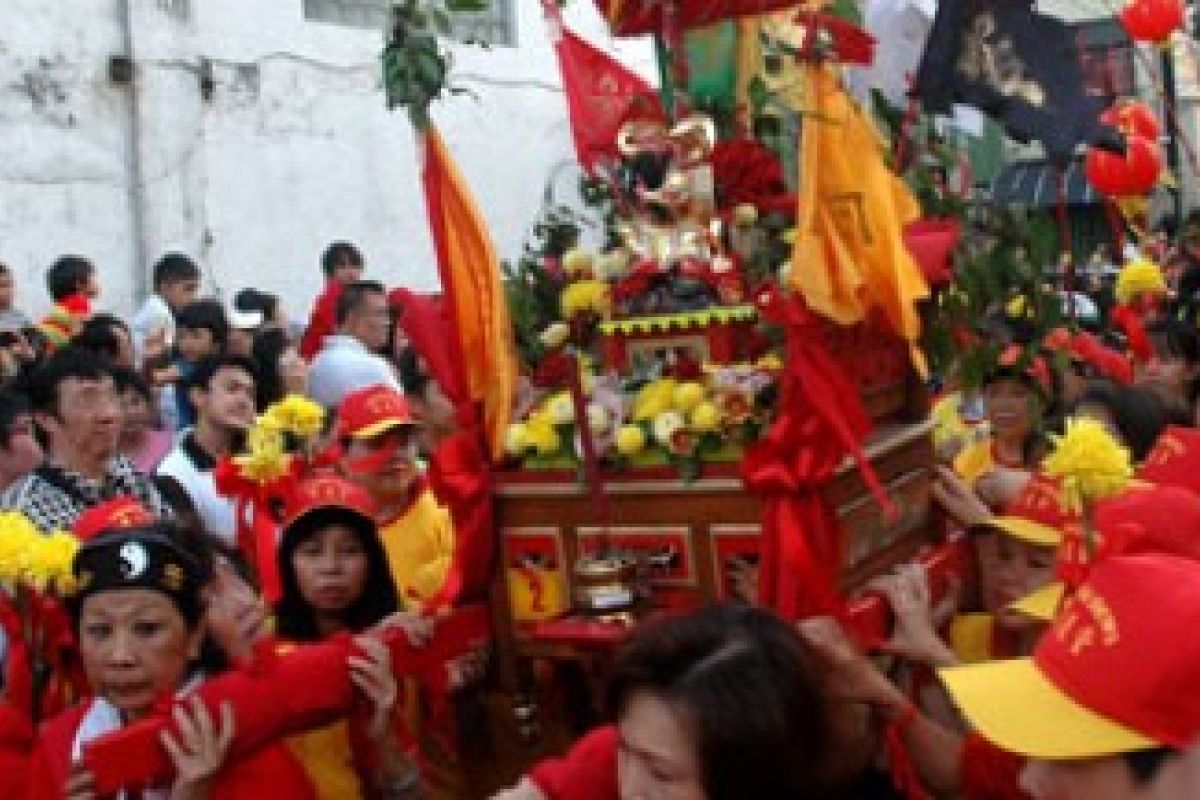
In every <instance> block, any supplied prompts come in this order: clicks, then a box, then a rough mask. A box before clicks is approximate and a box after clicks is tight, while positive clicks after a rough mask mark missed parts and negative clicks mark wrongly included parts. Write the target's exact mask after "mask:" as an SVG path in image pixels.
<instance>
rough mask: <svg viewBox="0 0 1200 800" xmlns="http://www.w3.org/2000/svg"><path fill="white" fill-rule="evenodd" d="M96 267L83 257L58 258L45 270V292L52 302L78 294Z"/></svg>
mask: <svg viewBox="0 0 1200 800" xmlns="http://www.w3.org/2000/svg"><path fill="white" fill-rule="evenodd" d="M95 271H96V267H95V266H94V265H93V264H92V262H91V261H88V260H87V259H86V258H84V257H83V256H71V255H69V256H60V257H59V259H58V260H57V261H55V262H54V263H53V264H51V265H50V269H48V270H46V291H48V292H50V298H51V299H52V300H54V302H56V303H57V302H59V301H60V300H65V299H66V298H68V297H70V296H71V295H73V294H75V293H76V292H78V291H79V290H80V289H81V288H82V287H83V286H84V285H85V284H86V283H87V282H88V278H90V277H91V276H92V273H94V272H95Z"/></svg>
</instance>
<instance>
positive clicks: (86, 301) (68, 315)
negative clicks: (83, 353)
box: [38, 256, 100, 348]
mask: <svg viewBox="0 0 1200 800" xmlns="http://www.w3.org/2000/svg"><path fill="white" fill-rule="evenodd" d="M46 289H47V291H49V292H50V299H52V300H53V301H54V308H52V309H51V310H50V313H49V314H47V315H46V317H45V318H44V319H43V320H42V321H41V322H40V323H38V330H40V331H41V332H42V334H43V335H44V336H45V337H46V339H47V340H48V341H49V342H50V344H51V345H52V346H53V347H55V348H59V347H62V346H64V345H65V344H66V343H67V342H68V341H69V340H70V339H71V337H72V336H74V335H75V334H77V333H78V332H79V330H80V328H82V327H83V323H84V322H85V321H86V320H87V318H88V317H90V316H91V315H92V301H93V300H95V299H96V298H97V297H99V296H100V282H99V280H98V278H97V277H96V267H95V265H94V264H92V262H91V261H88V260H87V259H86V258H84V257H83V256H62V257H61V258H59V259H58V260H57V261H55V262H54V263H53V264H51V265H50V269H49V270H47V272H46Z"/></svg>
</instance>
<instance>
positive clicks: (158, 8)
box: [0, 0, 654, 315]
mask: <svg viewBox="0 0 1200 800" xmlns="http://www.w3.org/2000/svg"><path fill="white" fill-rule="evenodd" d="M385 3H386V0H257V2H250V3H247V2H243V1H239V0H72V2H70V3H44V2H37V1H36V0H6V5H5V9H6V11H7V12H9V13H7V14H6V18H7V19H9V20H15V24H10V25H8V26H6V27H5V29H4V30H3V31H0V75H4V76H5V80H4V81H3V82H0V261H2V262H4V263H6V264H8V265H9V266H10V267H11V268H12V269H13V270H14V272H15V273H16V275H17V279H18V292H19V302H20V303H21V304H22V305H23V306H24V307H26V308H29V309H30V310H32V311H34V312H37V311H40V310H41V309H42V308H44V307H45V305H46V304H47V300H46V297H45V290H44V288H43V286H42V280H43V274H44V271H45V268H46V266H47V265H48V264H49V263H50V262H51V261H52V260H53V259H54V258H55V257H56V256H58V255H60V254H62V253H68V252H77V253H81V254H83V255H87V256H89V257H91V258H93V259H94V260H95V262H96V263H97V264H98V265H99V266H100V271H101V276H102V280H103V286H104V297H103V298H102V302H101V305H102V306H104V307H106V308H109V309H113V310H116V311H119V312H123V311H128V310H129V309H131V308H132V307H133V306H134V304H135V303H136V302H137V301H138V299H139V298H140V297H141V296H143V295H144V294H145V293H146V292H147V291H149V288H150V287H149V268H150V265H151V264H152V263H153V261H154V259H155V258H157V257H158V255H160V254H161V253H162V252H164V251H166V250H168V249H179V250H182V251H184V252H186V253H189V254H190V255H192V256H194V257H196V258H197V259H198V260H199V261H200V263H201V264H202V265H203V266H204V268H205V271H206V283H207V284H208V287H207V288H208V289H210V290H215V291H216V292H217V293H218V294H219V295H221V296H223V297H226V298H227V297H230V296H231V295H232V294H233V293H234V292H236V291H237V290H238V289H240V288H242V287H243V286H247V285H256V286H260V287H262V288H263V289H266V290H268V291H273V292H276V293H279V294H280V295H281V296H282V297H283V298H284V299H285V302H286V304H287V306H288V309H289V311H290V312H291V313H292V314H293V315H302V314H303V313H304V312H305V311H306V309H307V307H308V304H309V302H310V301H311V299H312V297H313V296H314V295H315V294H316V292H317V291H318V289H319V284H320V279H319V269H318V257H319V254H320V251H321V249H322V247H323V246H324V245H325V244H326V243H327V242H329V241H331V240H334V239H349V240H351V241H354V242H356V243H357V244H359V245H360V247H361V248H362V249H363V251H364V253H365V255H366V257H367V261H368V271H369V274H370V275H371V276H372V277H377V278H379V279H381V280H384V281H386V282H387V283H389V284H404V285H409V286H413V287H416V288H431V287H433V286H435V285H436V281H437V278H436V268H435V266H434V261H433V253H432V246H431V244H430V242H429V237H428V232H427V229H426V227H425V217H424V206H423V202H422V199H421V194H420V184H419V172H418V169H419V168H418V153H417V152H416V148H415V146H414V140H413V136H412V133H411V130H410V128H409V126H408V122H407V118H406V116H404V115H403V114H392V113H389V112H388V111H387V110H386V109H385V107H384V99H383V92H382V89H381V85H380V78H379V70H378V66H377V64H378V55H379V51H380V49H381V46H382V41H383V33H382V26H381V23H382V21H383V20H384V19H385V12H386V9H385ZM566 17H567V24H568V25H570V26H572V27H573V28H574V29H576V30H577V31H578V32H579V33H580V34H581V35H583V36H585V37H586V38H588V39H589V40H590V41H591V42H593V43H594V44H596V45H598V46H600V47H601V48H604V49H607V50H609V51H610V52H614V53H616V54H617V55H618V56H619V57H620V58H621V59H622V60H623V61H624V62H626V63H628V64H630V65H631V66H632V67H634V68H635V69H637V70H639V71H640V72H642V73H643V74H646V75H647V76H649V75H652V74H653V69H654V61H653V52H652V48H651V46H650V45H649V43H648V42H620V41H616V40H614V39H612V38H611V37H610V36H609V35H608V33H607V31H606V30H605V27H604V23H603V20H601V19H600V18H599V15H598V14H597V13H596V11H595V9H594V7H593V6H592V4H591V3H582V2H581V3H572V4H570V7H569V8H568V10H567V12H566ZM455 28H456V34H457V35H458V36H460V37H462V38H484V39H487V40H489V41H490V42H491V43H492V44H491V45H490V46H489V47H487V48H481V47H475V46H461V45H456V46H455V47H454V48H453V50H454V66H453V78H454V82H455V83H456V84H457V85H458V86H461V87H462V88H464V89H466V90H468V92H469V93H468V94H465V95H461V96H455V97H450V98H448V99H447V100H445V101H444V102H441V103H439V105H438V106H437V107H436V109H435V112H434V116H435V120H436V122H437V124H438V125H439V126H440V128H441V129H442V131H443V134H444V136H445V138H446V140H447V143H448V145H449V146H450V148H451V149H452V151H453V153H454V154H455V157H456V158H457V159H458V161H459V163H460V165H461V167H462V169H463V171H464V173H465V174H466V177H467V179H468V181H469V182H470V184H471V186H472V188H473V189H474V191H475V192H476V196H477V199H478V201H479V204H480V206H481V208H482V210H483V213H484V214H485V216H486V217H487V219H488V221H489V223H490V224H491V226H492V231H493V234H494V236H495V238H496V242H497V246H498V249H499V250H500V252H501V254H502V255H509V256H511V255H515V254H517V253H518V252H519V250H520V245H521V242H522V241H523V239H524V236H525V233H526V230H527V228H528V226H529V224H530V222H531V220H532V218H533V216H534V215H535V213H536V212H537V210H538V208H539V207H540V205H541V204H542V202H543V197H544V189H545V188H546V185H547V181H548V180H549V179H552V178H553V177H554V176H559V177H560V179H561V180H560V182H562V183H564V184H569V183H570V180H569V178H570V176H573V175H574V174H577V172H576V168H575V167H574V166H573V165H574V158H573V155H572V149H571V142H570V132H569V128H568V124H567V117H566V106H565V102H564V99H563V96H562V90H561V85H560V80H559V76H558V68H557V64H556V61H555V56H554V51H553V48H552V46H551V44H550V42H549V41H548V39H547V35H546V26H545V24H544V22H543V20H542V15H541V7H540V3H539V2H538V0H492V5H491V6H490V7H489V10H488V11H487V12H485V13H483V14H476V15H468V16H463V17H459V18H457V19H456V22H455Z"/></svg>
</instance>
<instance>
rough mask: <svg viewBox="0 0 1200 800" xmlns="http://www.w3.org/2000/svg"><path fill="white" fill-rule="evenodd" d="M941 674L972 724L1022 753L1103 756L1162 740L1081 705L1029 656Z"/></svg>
mask: <svg viewBox="0 0 1200 800" xmlns="http://www.w3.org/2000/svg"><path fill="white" fill-rule="evenodd" d="M939 675H940V677H941V679H942V682H943V683H944V684H945V685H946V690H947V691H948V692H949V693H950V696H951V697H952V698H953V699H954V703H955V704H956V705H957V706H958V708H959V710H960V711H962V713H963V716H965V717H966V718H967V721H968V722H969V723H970V724H971V726H972V727H973V728H974V729H975V730H976V731H978V732H979V734H980V735H981V736H983V737H984V738H985V739H987V740H988V741H990V742H992V743H993V744H995V745H996V746H998V747H1000V748H1001V749H1004V750H1008V751H1009V752H1012V753H1016V754H1018V755H1022V756H1026V757H1028V758H1042V759H1048V760H1066V759H1080V758H1101V757H1105V756H1113V755H1117V754H1120V753H1130V752H1133V751H1136V750H1146V749H1149V748H1153V747H1159V746H1161V745H1160V743H1159V742H1156V741H1154V740H1152V739H1148V738H1146V737H1145V736H1142V735H1141V734H1139V733H1137V732H1136V731H1132V730H1130V729H1129V728H1126V727H1124V726H1123V725H1118V724H1117V723H1115V722H1112V721H1110V720H1107V719H1105V718H1104V717H1101V716H1100V715H1098V714H1096V713H1094V712H1092V711H1089V710H1088V709H1086V708H1084V707H1083V706H1081V705H1079V704H1078V703H1076V702H1075V701H1074V700H1072V699H1071V698H1069V697H1067V696H1066V695H1065V694H1063V693H1062V692H1061V691H1059V690H1058V688H1057V687H1055V686H1054V684H1052V683H1050V681H1048V680H1047V679H1046V677H1045V676H1044V675H1042V673H1041V672H1040V671H1039V670H1038V668H1037V667H1036V666H1034V663H1033V660H1032V659H1029V658H1018V659H1012V660H1009V661H993V662H991V663H988V664H973V665H971V666H966V667H951V668H949V669H944V670H941V671H940V672H939Z"/></svg>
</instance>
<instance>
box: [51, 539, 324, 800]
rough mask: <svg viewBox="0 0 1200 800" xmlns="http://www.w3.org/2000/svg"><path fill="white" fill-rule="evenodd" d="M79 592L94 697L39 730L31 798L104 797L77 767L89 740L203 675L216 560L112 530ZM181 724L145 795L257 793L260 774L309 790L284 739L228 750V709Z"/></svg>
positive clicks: (75, 611)
mask: <svg viewBox="0 0 1200 800" xmlns="http://www.w3.org/2000/svg"><path fill="white" fill-rule="evenodd" d="M74 574H75V578H76V582H77V584H78V591H77V592H76V594H75V595H73V596H72V597H71V598H70V601H69V603H68V606H69V610H70V612H71V614H72V617H73V620H74V622H75V630H76V634H77V637H78V641H79V651H80V657H81V659H82V662H83V666H84V670H85V672H86V673H87V678H88V683H89V685H90V686H91V687H92V689H93V691H94V692H95V696H94V697H93V698H92V699H90V700H88V701H86V702H84V703H81V704H80V705H78V706H76V707H74V708H72V709H69V710H67V711H66V712H64V713H63V714H61V715H59V716H58V717H56V718H55V719H53V720H51V721H50V722H49V723H47V724H46V725H45V726H44V727H43V728H42V730H41V732H40V734H39V738H38V742H37V746H36V749H35V751H34V756H33V762H32V766H31V770H30V778H29V790H30V796H31V797H33V798H62V797H67V798H70V800H84V799H85V798H91V797H94V796H95V792H94V789H93V781H92V776H91V775H90V774H89V773H88V772H87V771H86V770H85V769H84V768H83V767H82V766H80V758H81V755H82V752H83V748H84V746H85V745H86V744H87V743H88V742H89V741H92V740H93V739H96V738H98V737H101V736H103V735H105V734H108V733H111V732H114V731H116V730H118V729H120V728H122V727H124V726H125V725H127V724H129V723H131V722H134V721H137V720H139V719H141V718H143V717H145V716H146V715H148V714H150V713H151V712H152V711H153V710H154V709H155V708H156V707H157V706H158V705H159V704H160V703H161V702H163V701H169V700H170V699H171V698H172V696H178V695H181V694H186V693H187V692H188V691H189V690H190V689H192V688H194V686H195V685H196V684H197V682H198V681H199V677H198V676H195V675H193V674H192V673H191V669H190V668H191V664H192V663H193V661H194V660H195V659H196V657H197V656H198V655H199V650H200V643H201V640H202V639H203V636H204V627H203V625H202V622H201V619H202V613H203V608H202V605H203V604H202V601H201V591H202V588H203V587H204V585H205V584H206V582H207V581H208V579H209V575H208V572H207V569H206V568H205V567H204V565H202V564H201V563H200V562H199V561H197V559H196V558H195V557H193V555H191V554H189V553H188V552H187V551H186V550H185V549H183V548H182V547H181V546H180V545H179V544H178V542H177V541H176V540H175V539H174V538H173V537H172V531H171V529H170V527H169V526H167V525H164V524H161V523H152V524H148V525H143V526H139V527H133V528H128V529H111V530H106V531H104V532H102V533H100V534H99V535H97V536H95V537H94V538H92V539H90V540H88V541H87V543H86V544H84V546H83V547H82V548H81V549H80V551H79V553H78V554H77V555H76V557H75V562H74ZM173 716H174V721H175V728H176V732H175V733H173V734H172V733H166V734H164V738H163V746H164V747H165V748H166V750H167V752H168V753H169V754H170V756H171V760H172V762H173V764H174V771H175V777H174V779H173V781H172V783H171V785H169V786H161V787H148V788H146V789H145V791H143V792H142V794H141V796H142V797H144V798H155V797H161V798H167V797H169V798H172V800H201V799H205V798H213V799H214V800H217V799H218V798H219V799H222V800H223V799H224V798H230V800H232V799H233V798H248V797H257V796H259V793H260V792H261V787H262V785H263V783H262V781H270V785H271V786H272V788H273V789H278V790H279V791H280V792H282V793H283V794H281V796H288V797H300V798H311V797H312V796H313V793H312V789H311V786H310V784H309V783H308V781H307V778H306V777H305V775H304V773H303V771H302V770H301V768H300V766H299V765H298V764H297V763H296V762H295V761H294V760H293V759H292V758H291V757H290V755H289V754H288V753H287V752H286V750H285V749H284V748H283V747H282V746H268V747H265V748H263V749H262V750H260V751H259V752H257V753H255V754H252V755H250V756H247V757H245V758H241V759H238V760H236V761H231V760H228V759H227V758H226V754H227V751H228V748H229V744H230V742H231V740H232V737H233V733H234V727H235V725H236V720H235V719H234V717H233V713H232V710H231V709H230V708H229V707H228V706H226V707H223V708H222V710H221V713H220V714H218V715H216V716H217V717H218V718H216V719H214V715H212V714H210V713H209V712H208V710H207V709H206V708H205V707H204V706H203V705H202V704H200V703H199V702H198V701H196V700H194V699H193V700H192V701H190V702H189V701H184V702H182V703H179V704H178V705H177V706H176V708H175V709H174V712H173Z"/></svg>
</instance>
